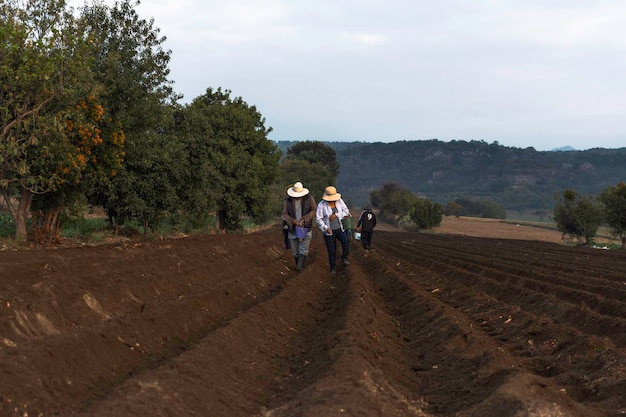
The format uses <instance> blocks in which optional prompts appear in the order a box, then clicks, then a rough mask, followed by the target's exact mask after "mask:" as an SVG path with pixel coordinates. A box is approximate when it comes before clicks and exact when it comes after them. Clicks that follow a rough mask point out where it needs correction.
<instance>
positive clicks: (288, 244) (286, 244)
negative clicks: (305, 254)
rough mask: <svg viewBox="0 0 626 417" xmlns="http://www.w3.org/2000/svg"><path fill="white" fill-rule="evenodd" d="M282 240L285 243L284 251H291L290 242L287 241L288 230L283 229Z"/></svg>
mask: <svg viewBox="0 0 626 417" xmlns="http://www.w3.org/2000/svg"><path fill="white" fill-rule="evenodd" d="M283 240H284V241H285V249H291V242H290V241H289V229H283Z"/></svg>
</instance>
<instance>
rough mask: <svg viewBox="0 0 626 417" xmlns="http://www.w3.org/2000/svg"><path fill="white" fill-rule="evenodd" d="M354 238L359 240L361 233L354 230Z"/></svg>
mask: <svg viewBox="0 0 626 417" xmlns="http://www.w3.org/2000/svg"><path fill="white" fill-rule="evenodd" d="M354 238H355V239H356V240H361V234H360V233H359V232H354Z"/></svg>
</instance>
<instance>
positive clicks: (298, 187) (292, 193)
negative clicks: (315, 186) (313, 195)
mask: <svg viewBox="0 0 626 417" xmlns="http://www.w3.org/2000/svg"><path fill="white" fill-rule="evenodd" d="M308 193H309V190H308V189H307V188H304V187H303V186H302V183H301V182H300V181H298V182H297V183H295V184H294V185H293V187H289V188H288V189H287V195H288V196H289V197H303V196H305V195H307V194H308Z"/></svg>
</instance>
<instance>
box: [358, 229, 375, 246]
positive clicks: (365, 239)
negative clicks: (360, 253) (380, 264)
mask: <svg viewBox="0 0 626 417" xmlns="http://www.w3.org/2000/svg"><path fill="white" fill-rule="evenodd" d="M373 234H374V232H361V243H362V244H363V249H369V248H370V246H371V245H372V235H373Z"/></svg>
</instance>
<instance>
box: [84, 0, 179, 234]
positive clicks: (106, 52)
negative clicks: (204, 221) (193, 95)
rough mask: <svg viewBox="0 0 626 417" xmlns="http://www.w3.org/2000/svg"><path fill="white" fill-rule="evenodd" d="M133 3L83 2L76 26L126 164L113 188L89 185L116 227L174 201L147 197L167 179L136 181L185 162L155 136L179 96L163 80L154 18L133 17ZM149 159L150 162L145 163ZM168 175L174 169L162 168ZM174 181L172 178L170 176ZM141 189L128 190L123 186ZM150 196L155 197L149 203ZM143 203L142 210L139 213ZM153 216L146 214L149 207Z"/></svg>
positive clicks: (164, 66) (147, 219)
mask: <svg viewBox="0 0 626 417" xmlns="http://www.w3.org/2000/svg"><path fill="white" fill-rule="evenodd" d="M138 4H139V2H138V1H131V0H121V1H116V2H115V4H114V5H113V6H111V7H108V6H106V5H105V4H103V3H100V2H92V3H91V4H86V5H85V6H84V7H83V8H82V10H81V11H82V14H81V22H82V24H83V25H84V26H85V28H86V29H85V30H86V33H87V34H88V36H89V39H90V41H91V42H92V44H93V46H94V48H95V50H96V51H97V53H95V54H94V57H93V61H92V66H91V68H92V72H93V73H94V74H95V75H96V79H97V81H98V83H99V84H100V85H102V86H103V87H102V91H101V94H100V96H101V98H102V100H103V103H104V105H105V106H106V108H107V109H108V111H109V113H110V117H111V119H112V120H114V121H116V122H117V123H119V126H120V128H121V129H123V132H124V135H125V141H126V145H127V150H126V156H125V159H126V160H128V161H129V163H128V164H126V165H125V166H123V167H122V168H121V169H120V170H119V175H120V178H117V179H115V181H114V183H115V184H116V186H119V187H121V188H120V189H119V190H116V189H115V187H114V186H113V184H112V183H111V182H110V181H94V182H93V184H92V188H91V190H90V191H89V192H88V195H89V202H90V203H91V204H92V205H96V206H102V207H105V208H106V210H107V213H108V215H109V218H110V219H111V220H113V219H115V220H116V222H117V223H119V222H122V221H128V220H130V219H131V218H135V217H134V216H138V217H137V218H136V220H139V221H142V222H143V223H144V225H146V224H148V223H152V222H154V221H155V219H156V217H157V216H158V215H157V213H161V212H162V211H163V210H164V209H165V206H168V204H169V203H168V204H165V202H164V201H161V199H163V198H164V199H166V200H168V201H169V199H175V198H176V195H172V196H162V195H157V194H154V193H152V191H150V190H152V189H158V188H163V189H168V188H169V186H168V184H167V180H166V179H164V178H161V179H160V181H159V184H157V183H151V184H146V181H143V180H141V177H142V176H143V175H144V174H146V169H148V170H149V172H150V173H149V174H148V176H149V177H150V176H151V175H153V174H154V170H152V171H150V169H156V170H157V171H158V168H157V165H158V163H162V162H163V161H164V160H169V161H171V162H173V163H175V164H186V163H187V161H186V160H173V159H171V158H170V155H171V153H172V152H174V153H175V152H177V151H175V150H174V149H171V148H176V147H177V145H176V144H171V146H170V144H167V143H165V141H167V140H173V137H174V136H175V135H173V134H171V133H170V134H167V135H165V136H156V135H157V134H160V133H163V132H165V131H166V129H168V128H171V126H172V122H171V121H172V112H173V108H174V105H175V102H176V100H177V99H178V98H179V96H178V95H177V94H175V93H174V92H173V88H172V81H170V80H169V79H168V75H169V72H170V70H169V67H168V65H169V61H170V55H171V51H169V50H165V49H164V48H163V43H164V42H165V40H166V38H165V37H164V36H161V35H160V29H159V28H158V27H156V26H155V25H154V20H145V19H142V18H140V17H139V15H138V14H137V11H136V6H137V5H138ZM155 143H159V144H160V146H162V148H161V150H162V151H163V152H164V154H163V155H161V154H159V150H158V149H156V150H155V149H152V146H154V144H155ZM150 158H152V160H150ZM164 170H170V171H172V172H174V171H176V172H177V171H178V168H177V167H174V166H170V167H167V168H164ZM174 178H177V177H176V176H174ZM131 186H136V187H146V186H147V188H144V189H135V190H132V189H129V188H128V187H131ZM150 196H154V198H156V200H155V201H152V202H151V201H150V200H149V198H150ZM141 204H145V208H144V209H139V206H140V205H141ZM150 207H153V208H154V213H150V210H151V208H150Z"/></svg>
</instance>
